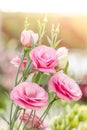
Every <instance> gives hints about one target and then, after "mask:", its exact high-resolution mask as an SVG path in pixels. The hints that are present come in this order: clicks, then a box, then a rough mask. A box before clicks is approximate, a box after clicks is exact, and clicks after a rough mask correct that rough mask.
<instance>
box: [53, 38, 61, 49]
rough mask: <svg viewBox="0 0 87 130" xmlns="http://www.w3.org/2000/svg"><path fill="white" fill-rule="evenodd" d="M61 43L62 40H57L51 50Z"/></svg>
mask: <svg viewBox="0 0 87 130" xmlns="http://www.w3.org/2000/svg"><path fill="white" fill-rule="evenodd" d="M61 41H62V40H58V41H57V42H56V43H54V45H53V48H56V47H57V46H58V45H59V43H60V42H61Z"/></svg>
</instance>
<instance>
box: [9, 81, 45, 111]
mask: <svg viewBox="0 0 87 130" xmlns="http://www.w3.org/2000/svg"><path fill="white" fill-rule="evenodd" d="M10 97H11V99H12V100H13V101H14V102H15V103H16V104H17V105H19V106H20V107H23V108H30V109H33V110H38V109H40V108H43V107H45V106H46V105H47V103H48V93H47V92H46V91H45V90H44V89H43V88H42V87H40V86H39V85H38V84H36V83H30V82H22V83H20V84H19V85H18V86H16V87H15V88H13V90H12V91H11V94H10Z"/></svg>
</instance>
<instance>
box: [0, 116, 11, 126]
mask: <svg viewBox="0 0 87 130" xmlns="http://www.w3.org/2000/svg"><path fill="white" fill-rule="evenodd" d="M0 117H1V118H2V119H3V120H4V121H5V122H7V124H8V125H9V121H7V119H6V118H5V117H4V116H3V115H0Z"/></svg>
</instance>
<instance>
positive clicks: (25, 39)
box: [21, 30, 38, 47]
mask: <svg viewBox="0 0 87 130" xmlns="http://www.w3.org/2000/svg"><path fill="white" fill-rule="evenodd" d="M37 41H38V34H37V33H34V32H33V31H32V30H23V31H22V33H21V43H22V45H23V46H27V47H31V46H32V42H34V43H36V42H37Z"/></svg>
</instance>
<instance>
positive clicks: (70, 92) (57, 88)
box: [49, 71, 82, 101]
mask: <svg viewBox="0 0 87 130" xmlns="http://www.w3.org/2000/svg"><path fill="white" fill-rule="evenodd" d="M49 88H50V89H51V90H52V91H53V92H55V93H56V94H57V96H58V97H59V98H61V99H64V100H66V101H71V100H79V99H80V98H81V97H82V92H81V90H80V88H79V86H78V85H77V84H76V82H75V81H74V80H73V79H71V78H70V77H68V76H67V75H65V74H64V73H63V72H62V71H60V72H58V73H56V74H55V75H54V76H52V77H51V78H50V80H49Z"/></svg>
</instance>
